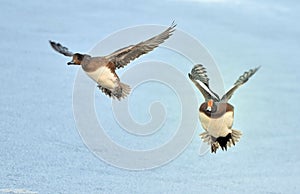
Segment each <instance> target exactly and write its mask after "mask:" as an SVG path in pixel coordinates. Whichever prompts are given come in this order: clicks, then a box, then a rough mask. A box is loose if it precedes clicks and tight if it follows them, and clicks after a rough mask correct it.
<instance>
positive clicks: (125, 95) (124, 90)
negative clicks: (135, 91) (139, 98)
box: [119, 83, 131, 100]
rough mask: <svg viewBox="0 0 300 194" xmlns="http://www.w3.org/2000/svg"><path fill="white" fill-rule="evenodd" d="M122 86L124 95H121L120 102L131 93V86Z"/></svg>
mask: <svg viewBox="0 0 300 194" xmlns="http://www.w3.org/2000/svg"><path fill="white" fill-rule="evenodd" d="M120 86H121V88H122V94H121V96H120V98H119V100H120V99H122V98H126V97H127V96H128V95H129V94H130V91H131V88H130V86H129V85H127V84H124V83H120Z"/></svg>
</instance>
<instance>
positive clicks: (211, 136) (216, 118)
mask: <svg viewBox="0 0 300 194" xmlns="http://www.w3.org/2000/svg"><path fill="white" fill-rule="evenodd" d="M259 68H260V66H259V67H256V68H253V69H250V70H248V71H246V72H244V73H243V74H242V75H241V76H240V77H239V78H238V80H237V81H236V82H235V83H234V84H233V86H232V87H231V88H230V89H229V90H228V91H227V92H226V93H225V94H224V95H223V96H222V97H221V98H220V97H219V96H218V94H216V93H215V92H214V91H212V90H211V88H210V87H209V78H208V76H207V70H206V68H205V67H204V66H203V65H202V64H197V65H195V66H194V67H193V68H192V70H191V72H190V73H189V74H188V77H189V79H190V80H191V81H192V82H193V83H194V85H195V86H196V87H197V88H198V90H199V91H200V92H201V94H202V95H203V97H204V99H205V102H203V103H202V104H201V105H200V107H199V120H200V123H201V125H202V128H203V129H204V132H203V133H201V134H200V135H199V136H200V138H201V139H202V140H203V142H204V143H207V144H208V145H210V146H211V153H216V151H217V150H218V148H220V147H221V149H222V150H223V151H224V150H226V151H227V148H228V147H231V146H234V145H235V144H236V143H237V142H238V141H239V140H240V138H241V136H242V132H241V131H240V130H236V129H233V128H232V126H233V121H234V106H233V105H232V104H230V103H229V102H228V101H229V100H230V99H231V97H232V95H233V94H234V92H235V91H236V90H237V89H238V88H239V87H240V86H242V85H243V84H245V83H246V82H247V81H248V80H249V78H250V77H252V76H253V75H254V74H255V73H256V72H257V71H258V69H259Z"/></svg>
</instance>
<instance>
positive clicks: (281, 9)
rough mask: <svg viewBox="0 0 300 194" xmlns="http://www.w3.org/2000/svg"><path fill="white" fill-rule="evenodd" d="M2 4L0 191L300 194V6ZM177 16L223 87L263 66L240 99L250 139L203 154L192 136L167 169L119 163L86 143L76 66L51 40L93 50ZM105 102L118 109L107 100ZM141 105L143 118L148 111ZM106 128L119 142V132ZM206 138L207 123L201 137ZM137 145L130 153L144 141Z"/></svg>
mask: <svg viewBox="0 0 300 194" xmlns="http://www.w3.org/2000/svg"><path fill="white" fill-rule="evenodd" d="M0 5H1V8H2V10H1V13H0V16H1V17H0V21H1V22H0V35H1V38H2V41H1V45H0V58H1V62H0V68H1V71H0V79H1V81H0V86H1V89H2V92H1V95H0V118H1V119H0V132H1V135H0V172H1V173H0V193H1V192H2V193H43V194H44V193H200V192H201V193H299V192H300V186H299V180H300V168H299V166H300V162H299V161H300V155H299V151H297V149H298V148H299V147H300V143H299V142H300V135H299V133H297V132H298V129H299V124H300V121H299V113H298V109H299V98H300V95H299V94H300V93H299V92H300V86H299V84H298V81H299V76H300V70H299V69H300V68H299V62H300V60H299V49H300V46H299V42H300V38H299V33H300V27H299V25H298V18H299V17H300V15H299V13H300V12H299V10H300V9H299V8H300V4H299V3H298V1H292V0H290V1H281V2H277V1H264V2H261V1H246V0H245V1H242V0H241V1H237V0H214V1H210V2H209V1H206V0H191V1H189V0H186V1H185V0H176V1H171V0H163V1H159V2H156V3H154V2H151V1H149V2H141V1H130V2H129V1H124V2H117V1H101V2H100V1H79V0H75V1H74V0H73V1H69V0H67V1H58V0H53V1H52V0H51V1H50V0H49V1H19V0H17V1H8V0H2V1H1V3H0ZM172 20H175V21H176V23H177V24H178V29H181V30H183V31H185V32H188V33H189V34H191V35H192V36H194V37H195V38H197V39H198V40H199V41H201V42H202V43H203V44H204V45H205V46H206V47H207V48H208V49H209V51H210V52H211V54H212V55H213V56H214V57H215V60H216V62H217V64H218V67H219V69H220V71H221V72H222V75H223V79H224V83H225V87H226V88H229V87H230V86H231V84H232V83H234V81H235V80H236V79H237V78H238V76H239V75H240V74H241V73H242V72H244V71H245V70H248V69H249V68H252V67H255V66H258V65H262V68H261V69H260V70H259V72H258V73H257V74H256V75H255V76H254V77H253V78H252V79H251V80H250V81H249V82H248V83H247V84H246V85H245V86H243V87H242V88H241V89H239V91H237V92H236V93H235V95H234V97H233V98H232V100H231V103H232V104H234V105H235V111H236V114H235V123H234V127H235V128H236V129H241V130H242V131H243V137H242V140H241V142H239V143H238V145H237V146H236V147H234V148H231V149H229V150H228V151H227V152H222V151H219V152H218V153H217V154H210V153H209V154H206V155H204V156H199V155H198V149H199V146H200V144H201V141H200V139H199V138H198V136H197V135H195V137H194V138H193V141H192V143H191V144H190V145H189V146H188V147H187V149H186V150H185V151H184V152H183V153H182V154H181V155H180V156H179V157H178V158H176V159H175V160H173V161H172V162H171V163H169V164H167V165H164V166H162V167H159V168H156V169H152V170H147V171H128V170H122V169H119V168H115V167H112V166H110V165H108V164H106V163H105V162H103V161H101V160H99V159H98V158H97V157H95V156H94V155H93V154H92V153H91V152H90V151H89V150H88V149H87V147H86V146H85V145H84V143H83V142H82V140H81V138H80V136H79V134H78V131H77V129H76V126H75V121H74V117H73V110H72V92H73V84H74V79H75V76H76V73H77V71H78V68H76V67H68V66H67V65H66V62H67V61H68V59H67V58H64V57H63V56H61V55H58V54H56V53H54V52H53V50H51V48H50V46H49V44H48V40H49V39H52V40H57V41H61V42H62V43H65V44H66V45H67V46H69V47H70V48H72V50H75V51H82V52H85V51H89V50H90V49H91V48H92V47H93V46H94V45H95V44H96V43H98V42H99V41H100V40H101V39H103V38H105V37H106V36H108V35H109V34H110V33H112V32H115V31H117V30H119V29H122V28H125V27H130V26H136V25H142V24H160V25H169V24H170V23H171V21H172ZM183 44H184V43H183ZM161 50H162V49H161ZM159 53H160V52H153V53H151V55H149V56H148V57H156V56H159V55H160V54H159ZM143 59H149V58H147V57H145V58H143ZM143 59H141V60H143ZM132 66H134V64H132ZM190 68H192V66H190V67H189V68H187V71H188V70H189V69H190ZM211 79H213V78H211ZM149 87H151V85H148V86H147V87H146V88H145V89H144V90H145V91H143V90H140V91H137V92H136V93H135V95H133V97H132V98H133V99H132V100H133V101H135V100H136V102H137V103H138V102H141V100H143V98H142V99H141V98H139V95H142V94H144V93H147V91H146V90H147V89H149ZM154 87H158V86H157V85H154ZM152 89H153V88H152ZM167 93H168V92H167ZM96 97H97V98H98V97H99V99H101V101H102V102H103V106H104V107H107V110H109V109H110V108H109V105H110V101H109V100H108V99H107V98H105V97H104V96H103V95H102V94H96ZM198 98H199V102H200V101H201V100H202V96H201V95H200V94H199V95H198ZM99 104H101V103H99ZM99 104H98V105H99ZM98 105H97V103H96V106H98ZM132 110H133V112H135V111H144V110H145V112H146V110H147V106H145V107H142V108H141V109H140V110H138V109H135V108H134V107H133V108H132ZM135 114H136V116H137V115H139V114H145V113H139V112H136V113H135ZM176 116H178V115H177V113H176V112H174V115H172V114H171V115H169V117H171V119H172V117H173V120H176V119H174V118H176ZM144 118H145V117H142V118H138V119H144ZM146 120H147V119H146ZM141 122H143V120H142V121H141ZM104 126H110V123H109V122H108V121H106V123H105V124H104ZM108 130H109V132H108V134H109V135H112V136H114V137H112V138H116V139H115V141H117V140H118V136H120V135H119V132H120V129H114V128H109V129H108ZM201 131H202V129H201V127H200V125H198V129H197V134H198V133H200V132H201ZM163 135H166V134H163ZM130 138H131V139H132V137H130ZM130 138H128V139H130ZM164 138H168V135H166V136H165V137H164ZM125 140H126V138H124V139H122V141H123V142H122V143H123V144H126V143H128V142H126V141H125ZM163 140H164V139H163ZM157 141H161V139H159V137H158V139H157ZM135 143H136V144H137V145H135V144H129V145H127V146H138V147H139V148H141V147H142V148H143V146H144V145H143V141H141V140H137V141H135ZM139 144H140V145H139ZM154 145H155V143H154Z"/></svg>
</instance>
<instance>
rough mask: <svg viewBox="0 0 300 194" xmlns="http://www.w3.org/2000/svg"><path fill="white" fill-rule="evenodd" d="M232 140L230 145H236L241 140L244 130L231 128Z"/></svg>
mask: <svg viewBox="0 0 300 194" xmlns="http://www.w3.org/2000/svg"><path fill="white" fill-rule="evenodd" d="M231 130H232V132H231V141H229V142H228V146H229V147H230V146H232V145H235V143H236V142H239V141H240V138H241V136H242V132H241V131H239V130H235V129H231Z"/></svg>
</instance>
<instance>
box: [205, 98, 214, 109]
mask: <svg viewBox="0 0 300 194" xmlns="http://www.w3.org/2000/svg"><path fill="white" fill-rule="evenodd" d="M213 104H214V101H213V100H209V101H208V102H207V108H206V110H207V111H211V109H212V106H213Z"/></svg>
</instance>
